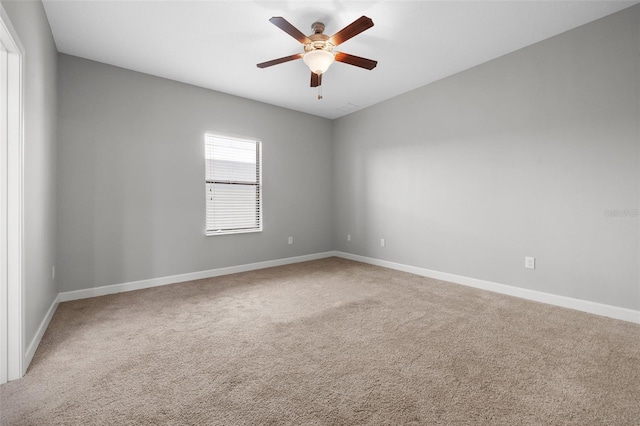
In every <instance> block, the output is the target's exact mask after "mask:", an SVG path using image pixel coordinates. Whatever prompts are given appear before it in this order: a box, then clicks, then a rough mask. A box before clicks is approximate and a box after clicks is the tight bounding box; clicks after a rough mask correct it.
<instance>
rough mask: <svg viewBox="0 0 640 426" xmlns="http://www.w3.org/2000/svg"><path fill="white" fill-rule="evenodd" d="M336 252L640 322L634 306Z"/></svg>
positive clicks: (503, 292)
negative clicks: (544, 291) (624, 306)
mask: <svg viewBox="0 0 640 426" xmlns="http://www.w3.org/2000/svg"><path fill="white" fill-rule="evenodd" d="M334 255H335V256H338V257H342V258H344V259H350V260H355V261H358V262H363V263H368V264H371V265H376V266H382V267H385V268H390V269H396V270H398V271H403V272H409V273H412V274H416V275H421V276H424V277H429V278H435V279H437V280H442V281H449V282H452V283H455V284H462V285H465V286H468V287H474V288H479V289H482V290H488V291H493V292H495V293H501V294H506V295H509V296H514V297H519V298H521V299H527V300H533V301H536V302H542V303H547V304H549V305H555V306H561V307H563V308H569V309H575V310H578V311H583V312H588V313H590V314H595V315H601V316H605V317H609V318H615V319H619V320H623V321H628V322H633V323H636V324H640V311H635V310H633V309H627V308H620V307H617V306H611V305H605V304H602V303H596V302H590V301H588V300H581V299H574V298H571V297H566V296H559V295H555V294H550V293H543V292H541V291H536V290H529V289H526V288H520V287H513V286H510V285H505V284H498V283H494V282H491V281H484V280H479V279H475V278H469V277H465V276H461V275H455V274H449V273H446V272H440V271H434V270H431V269H425V268H419V267H416V266H409V265H404V264H401V263H395V262H389V261H386V260H380V259H375V258H372V257H366V256H359V255H357V254H351V253H345V252H340V251H336V252H334Z"/></svg>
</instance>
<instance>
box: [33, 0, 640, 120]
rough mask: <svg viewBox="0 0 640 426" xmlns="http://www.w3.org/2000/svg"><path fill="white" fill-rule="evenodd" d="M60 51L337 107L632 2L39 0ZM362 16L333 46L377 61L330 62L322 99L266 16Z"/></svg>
mask: <svg viewBox="0 0 640 426" xmlns="http://www.w3.org/2000/svg"><path fill="white" fill-rule="evenodd" d="M43 3H44V7H45V11H46V13H47V17H48V19H49V22H50V25H51V30H52V32H53V37H54V39H55V42H56V45H57V47H58V50H59V51H60V52H62V53H67V54H70V55H75V56H80V57H82V58H87V59H91V60H94V61H99V62H104V63H107V64H111V65H116V66H119V67H123V68H128V69H132V70H135V71H140V72H143V73H147V74H152V75H156V76H160V77H165V78H169V79H172V80H177V81H181V82H184V83H189V84H193V85H196V86H201V87H205V88H208V89H213V90H217V91H220V92H225V93H229V94H232V95H236V96H241V97H244V98H249V99H254V100H257V101H261V102H266V103H269V104H273V105H278V106H281V107H285V108H290V109H293V110H297V111H302V112H306V113H309V114H314V115H318V116H321V117H327V118H337V117H340V116H343V115H346V114H349V113H351V112H353V111H356V110H358V109H361V108H364V107H367V106H370V105H373V104H375V103H377V102H380V101H383V100H385V99H388V98H391V97H393V96H396V95H399V94H401V93H404V92H407V91H409V90H412V89H415V88H417V87H420V86H423V85H425V84H428V83H431V82H433V81H436V80H439V79H441V78H443V77H446V76H449V75H452V74H455V73H457V72H460V71H463V70H465V69H468V68H471V67H473V66H475V65H478V64H481V63H483V62H486V61H489V60H491V59H493V58H497V57H499V56H502V55H504V54H507V53H509V52H512V51H514V50H517V49H520V48H522V47H525V46H528V45H530V44H533V43H536V42H538V41H541V40H544V39H546V38H549V37H552V36H554V35H556V34H559V33H562V32H564V31H567V30H569V29H571V28H575V27H577V26H579V25H582V24H585V23H587V22H590V21H593V20H595V19H598V18H601V17H603V16H606V15H608V14H611V13H614V12H616V11H618V10H621V9H624V8H626V7H629V6H632V5H633V4H636V3H640V0H634V1H621V0H615V1H611V0H610V1H591V0H589V1H577V0H573V1H557V0H556V1H403V0H395V1H392V0H387V1H338V0H332V1H325V0H322V1H313V2H310V1H293V0H290V1H237V0H236V1H188V0H175V1H157V0H156V1H153V0H146V1H101V0H82V1H68V0H64V1H60V0H45V1H44V2H43ZM362 15H366V16H368V17H370V18H372V19H373V22H374V23H375V26H374V27H373V28H370V29H369V30H367V31H365V32H363V33H361V34H360V35H357V36H356V37H354V38H352V39H351V40H349V41H347V42H345V43H344V44H342V45H340V47H339V48H336V50H339V51H342V52H346V53H351V54H353V55H357V56H363V57H366V58H370V59H375V60H377V61H378V66H377V68H375V69H374V70H372V71H367V70H364V69H361V68H357V67H353V66H350V65H346V64H343V63H335V64H333V65H332V66H331V68H330V69H329V70H328V71H327V73H326V74H325V75H324V76H323V81H322V83H323V84H322V91H323V96H324V99H322V100H318V99H317V90H316V89H313V88H310V87H309V80H310V71H309V69H308V68H307V67H306V66H305V64H304V63H303V62H302V61H301V60H296V61H292V62H288V63H284V64H280V65H276V66H273V67H271V68H266V69H259V68H257V67H256V64H257V63H259V62H264V61H267V60H270V59H275V58H279V57H283V56H288V55H291V54H294V53H301V52H302V45H300V44H299V43H298V42H297V41H296V40H295V39H293V38H292V37H290V36H289V35H287V34H286V33H285V32H283V31H281V30H280V29H279V28H277V27H276V26H274V25H272V24H271V23H270V22H269V18H271V17H272V16H282V17H284V18H285V19H287V20H288V21H289V22H290V23H292V24H293V25H294V26H296V27H297V28H298V29H299V30H300V31H302V32H303V33H305V34H310V33H311V32H312V31H311V28H310V27H311V24H312V23H313V22H314V21H322V22H324V23H325V25H326V30H325V33H326V34H328V35H332V34H334V33H336V32H337V31H338V30H340V29H342V28H343V27H345V26H346V25H348V24H349V23H351V22H352V21H354V20H355V19H357V18H359V17H360V16H362Z"/></svg>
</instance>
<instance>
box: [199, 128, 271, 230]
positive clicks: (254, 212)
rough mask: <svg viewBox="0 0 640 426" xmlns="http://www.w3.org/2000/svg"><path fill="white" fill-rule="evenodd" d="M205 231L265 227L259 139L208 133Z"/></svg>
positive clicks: (206, 147)
mask: <svg viewBox="0 0 640 426" xmlns="http://www.w3.org/2000/svg"><path fill="white" fill-rule="evenodd" d="M204 146H205V150H204V153H205V179H206V195H207V213H206V217H207V219H206V220H207V225H206V226H207V227H206V235H224V234H235V233H239V232H259V231H262V149H261V144H260V141H256V140H247V139H238V138H234V137H229V136H222V135H215V134H211V133H207V134H205V138H204Z"/></svg>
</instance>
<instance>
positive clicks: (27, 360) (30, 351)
mask: <svg viewBox="0 0 640 426" xmlns="http://www.w3.org/2000/svg"><path fill="white" fill-rule="evenodd" d="M59 304H60V295H58V296H56V298H55V299H53V303H51V306H50V307H49V310H48V311H47V314H46V315H45V316H44V318H43V319H42V322H41V323H40V327H38V331H37V332H36V335H35V336H33V339H32V340H31V343H29V347H28V348H27V351H26V352H25V354H24V359H23V362H22V368H23V369H24V371H23V372H22V375H23V376H24V374H25V373H26V372H27V368H29V364H31V360H32V359H33V356H34V355H35V354H36V349H38V346H39V345H40V341H41V340H42V336H44V332H45V331H47V327H49V323H50V322H51V318H53V314H55V313H56V309H58V305H59Z"/></svg>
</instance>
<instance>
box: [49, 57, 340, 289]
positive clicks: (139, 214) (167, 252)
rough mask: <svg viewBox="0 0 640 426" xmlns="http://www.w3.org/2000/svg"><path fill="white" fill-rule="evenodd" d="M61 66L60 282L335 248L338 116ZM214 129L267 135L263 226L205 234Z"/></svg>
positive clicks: (117, 71)
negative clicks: (334, 132) (208, 140)
mask: <svg viewBox="0 0 640 426" xmlns="http://www.w3.org/2000/svg"><path fill="white" fill-rule="evenodd" d="M58 75H59V80H58V83H59V93H60V98H59V110H58V112H59V114H58V117H59V127H58V129H59V132H58V139H59V152H58V158H59V163H58V179H59V187H58V193H57V194H58V201H59V203H58V206H59V210H58V218H59V220H58V236H59V237H58V263H59V281H60V283H61V288H60V290H61V291H70V290H77V289H85V288H91V287H97V286H103V285H109V284H116V283H123V282H130V281H135V280H142V279H149V278H154V277H164V276H168V275H174V274H182V273H189V272H196V271H203V270H208V269H213V268H219V267H227V266H232V265H239V264H246V263H252V262H258V261H265V260H271V259H279V258H286V257H291V256H298V255H304V254H310V253H318V252H324V251H327V250H331V249H332V248H333V240H332V237H333V222H332V219H333V216H332V212H333V205H332V202H333V197H332V189H333V188H332V181H333V180H332V168H331V163H332V145H331V122H330V121H329V120H326V119H322V118H318V117H313V116H310V115H306V114H302V113H298V112H293V111H290V110H286V109H282V108H278V107H274V106H270V105H266V104H261V103H258V102H254V101H250V100H246V99H242V98H238V97H234V96H229V95H225V94H222V93H217V92H213V91H210V90H205V89H201V88H197V87H194V86H189V85H185V84H181V83H177V82H173V81H170V80H165V79H161V78H157V77H153V76H149V75H145V74H141V73H137V72H134V71H129V70H124V69H121V68H116V67H112V66H108V65H104V64H100V63H97V62H92V61H88V60H85V59H80V58H77V57H72V56H67V55H60V56H59V73H58ZM207 130H211V131H216V132H222V133H227V134H235V135H240V136H250V137H257V138H260V139H262V141H263V147H262V149H263V181H264V192H263V194H264V195H263V209H264V231H263V232H261V233H251V234H239V235H224V236H214V237H205V236H204V227H205V198H204V133H205V131H207ZM288 236H293V237H294V244H293V245H287V237H288Z"/></svg>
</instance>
